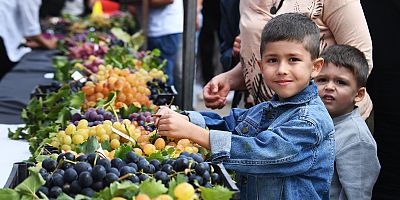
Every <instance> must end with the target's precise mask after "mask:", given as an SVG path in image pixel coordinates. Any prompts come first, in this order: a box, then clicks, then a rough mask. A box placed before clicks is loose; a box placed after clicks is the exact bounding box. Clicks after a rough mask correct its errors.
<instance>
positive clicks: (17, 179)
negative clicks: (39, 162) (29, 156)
mask: <svg viewBox="0 0 400 200" xmlns="http://www.w3.org/2000/svg"><path fill="white" fill-rule="evenodd" d="M34 165H35V164H33V163H30V162H16V163H14V164H13V168H12V170H11V173H10V176H8V179H7V182H6V184H5V185H4V188H15V187H16V186H17V185H18V184H20V183H22V181H24V180H25V179H26V178H27V177H28V176H29V170H28V168H29V167H32V166H34Z"/></svg>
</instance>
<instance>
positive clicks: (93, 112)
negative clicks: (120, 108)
mask: <svg viewBox="0 0 400 200" xmlns="http://www.w3.org/2000/svg"><path fill="white" fill-rule="evenodd" d="M82 119H85V120H87V121H88V126H89V127H92V126H97V125H99V124H103V122H104V120H110V121H111V122H115V117H114V115H113V114H112V113H111V112H109V111H105V110H104V108H98V109H94V108H89V109H88V110H87V111H86V112H85V113H84V114H83V115H82V114H80V113H75V114H73V115H72V121H71V122H72V123H73V124H74V125H75V126H78V123H79V121H80V120H82Z"/></svg>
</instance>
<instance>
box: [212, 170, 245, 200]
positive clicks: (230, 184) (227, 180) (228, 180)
mask: <svg viewBox="0 0 400 200" xmlns="http://www.w3.org/2000/svg"><path fill="white" fill-rule="evenodd" d="M211 166H212V167H213V168H214V171H215V172H216V173H217V174H219V175H220V176H222V184H223V185H224V186H225V187H227V188H228V189H229V190H230V191H232V192H234V193H233V196H232V198H231V199H234V200H236V199H240V191H239V188H238V187H237V186H236V184H235V182H234V181H233V180H232V177H231V176H230V175H229V173H228V171H226V169H225V167H224V165H223V164H222V163H211Z"/></svg>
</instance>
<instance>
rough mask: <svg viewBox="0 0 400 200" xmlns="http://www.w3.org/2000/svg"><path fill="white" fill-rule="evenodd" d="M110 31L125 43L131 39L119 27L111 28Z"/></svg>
mask: <svg viewBox="0 0 400 200" xmlns="http://www.w3.org/2000/svg"><path fill="white" fill-rule="evenodd" d="M111 33H112V34H113V35H115V37H116V38H118V39H120V40H122V41H123V42H125V43H128V42H129V41H130V40H131V36H130V35H129V34H128V33H126V32H125V31H123V30H122V29H121V28H115V27H114V28H112V29H111Z"/></svg>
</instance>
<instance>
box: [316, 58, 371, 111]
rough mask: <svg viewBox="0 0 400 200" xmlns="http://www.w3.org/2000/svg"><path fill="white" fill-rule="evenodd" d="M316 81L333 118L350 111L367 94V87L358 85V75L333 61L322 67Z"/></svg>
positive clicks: (319, 92)
mask: <svg viewBox="0 0 400 200" xmlns="http://www.w3.org/2000/svg"><path fill="white" fill-rule="evenodd" d="M315 83H316V84H317V86H318V94H319V96H320V97H321V99H322V101H323V102H324V104H325V107H326V108H327V109H328V111H329V114H330V115H331V117H332V118H333V117H337V116H341V115H344V114H347V113H350V112H351V111H352V110H353V108H354V104H355V103H356V102H358V101H361V100H362V98H363V97H364V94H365V88H364V87H361V88H359V87H358V86H357V82H356V77H355V76H354V74H353V73H352V71H351V70H350V69H347V68H345V67H338V66H336V65H334V64H332V63H328V64H325V65H324V67H322V70H321V72H320V73H319V74H318V76H317V77H316V78H315Z"/></svg>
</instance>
